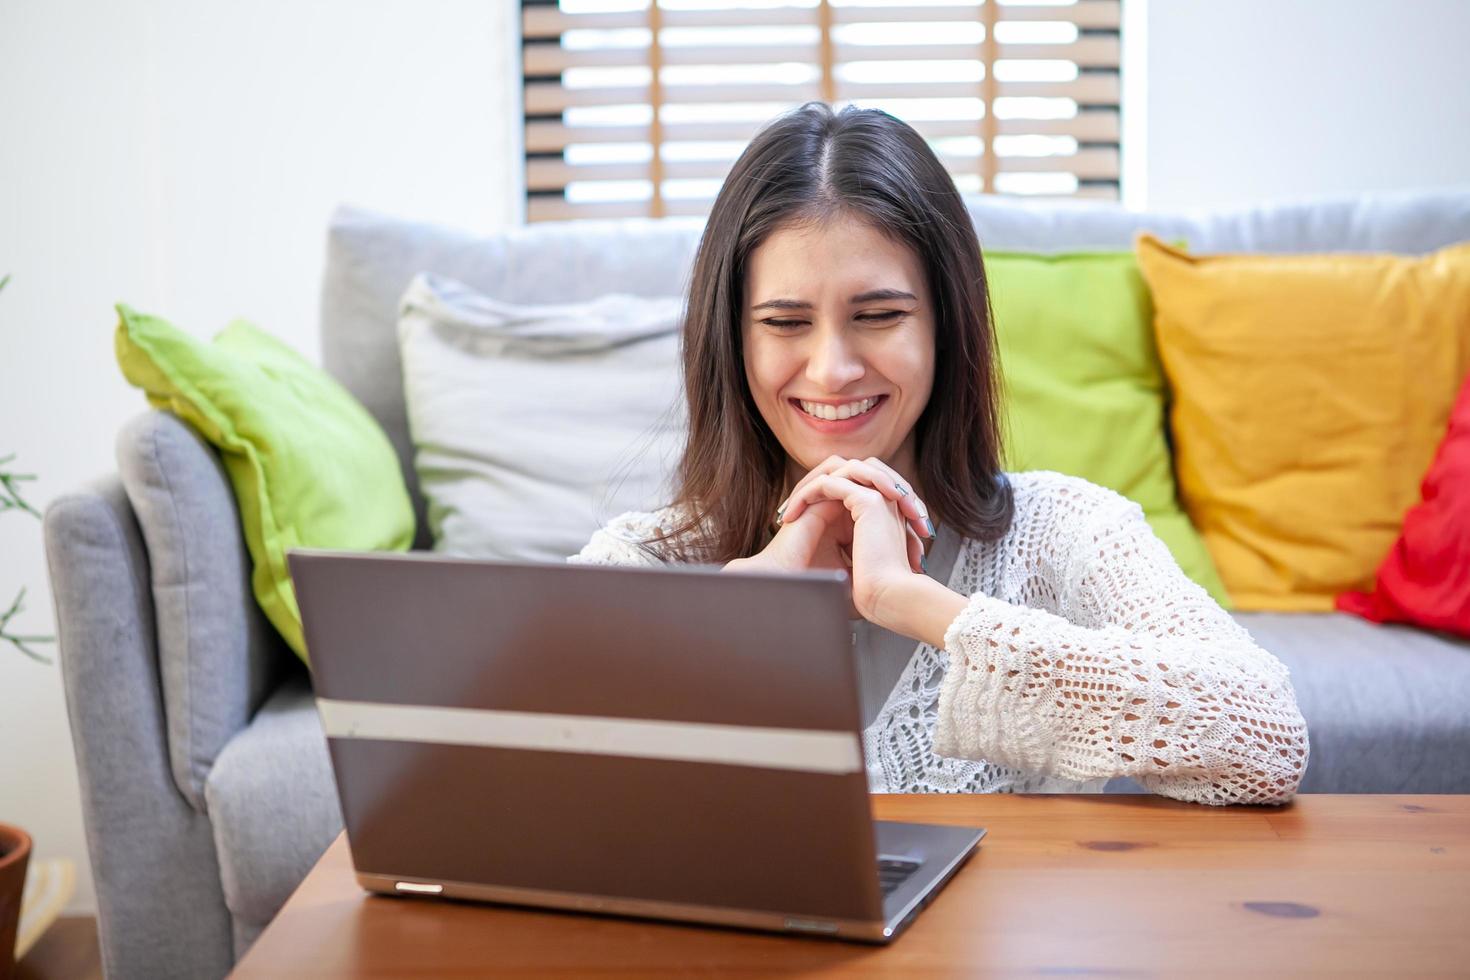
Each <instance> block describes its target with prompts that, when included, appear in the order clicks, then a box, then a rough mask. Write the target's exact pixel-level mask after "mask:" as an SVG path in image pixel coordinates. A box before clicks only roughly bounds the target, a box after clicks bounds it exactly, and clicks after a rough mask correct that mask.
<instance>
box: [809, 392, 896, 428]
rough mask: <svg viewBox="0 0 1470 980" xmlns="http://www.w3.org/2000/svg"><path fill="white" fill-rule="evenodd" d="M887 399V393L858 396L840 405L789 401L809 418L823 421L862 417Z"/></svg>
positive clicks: (871, 412) (842, 420) (869, 413)
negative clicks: (870, 396)
mask: <svg viewBox="0 0 1470 980" xmlns="http://www.w3.org/2000/svg"><path fill="white" fill-rule="evenodd" d="M887 400H888V396H887V395H877V396H874V397H872V398H860V399H858V400H856V401H851V402H845V403H843V404H841V405H827V404H823V403H822V402H809V401H804V400H802V399H800V398H792V399H791V400H790V401H791V404H792V405H793V406H794V407H795V408H796V409H797V410H798V411H800V412H801V413H803V414H804V415H806V416H808V417H810V418H813V419H818V420H820V421H823V422H845V421H848V420H849V419H857V418H862V417H864V416H867V415H871V414H873V412H874V411H876V410H877V408H878V406H879V405H882V404H883V403H884V402H885V401H887Z"/></svg>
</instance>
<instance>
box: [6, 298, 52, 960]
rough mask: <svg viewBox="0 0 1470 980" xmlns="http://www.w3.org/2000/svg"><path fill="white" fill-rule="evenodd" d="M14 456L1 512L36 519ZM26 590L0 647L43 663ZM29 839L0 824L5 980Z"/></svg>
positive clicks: (17, 601) (11, 611)
mask: <svg viewBox="0 0 1470 980" xmlns="http://www.w3.org/2000/svg"><path fill="white" fill-rule="evenodd" d="M8 282H10V277H9V276H5V277H4V278H0V289H4V288H5V284H6V283H8ZM13 459H15V457H14V456H13V455H12V456H4V457H0V514H3V513H5V512H7V511H11V510H19V511H23V512H25V513H27V514H30V515H32V516H33V517H37V518H39V517H40V516H41V514H40V511H38V510H36V508H34V507H32V506H31V505H30V504H29V503H27V502H26V500H25V498H24V497H22V496H21V495H20V484H21V483H22V482H24V481H26V480H34V479H35V477H34V476H29V475H22V474H19V473H13V472H10V471H9V470H7V469H6V467H7V466H8V465H9V464H10V462H11V461H12V460H13ZM25 594H26V590H25V589H24V588H22V589H21V590H20V594H19V595H17V596H16V597H15V601H14V602H12V603H11V604H10V607H9V608H8V609H6V610H5V611H4V612H3V613H0V646H4V645H9V646H13V647H15V648H16V649H17V650H19V651H20V652H21V653H23V654H25V655H26V656H28V657H30V658H31V659H33V660H38V661H40V662H42V663H49V661H48V660H47V659H46V658H45V657H43V656H41V655H40V654H39V653H37V652H36V651H35V649H34V645H35V644H40V643H50V642H51V641H52V639H53V638H52V637H48V636H24V635H20V634H17V633H14V632H12V629H11V625H10V622H11V620H12V619H14V618H15V617H16V615H18V614H19V613H20V612H21V611H22V609H23V608H24V607H23V606H22V605H21V603H22V602H23V601H24V599H25ZM30 857H31V838H30V835H29V834H27V833H26V832H25V831H23V830H21V829H20V828H19V827H12V826H10V825H8V824H4V823H0V980H8V978H9V977H10V976H11V974H12V973H13V972H14V970H15V937H16V930H17V927H18V924H19V920H20V906H21V898H22V896H23V894H24V892H25V883H26V866H27V865H28V864H29V863H30Z"/></svg>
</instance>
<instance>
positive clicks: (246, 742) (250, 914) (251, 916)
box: [205, 668, 342, 959]
mask: <svg viewBox="0 0 1470 980" xmlns="http://www.w3.org/2000/svg"><path fill="white" fill-rule="evenodd" d="M296 669H297V670H298V671H299V670H300V668H296ZM205 793H206V795H207V797H208V799H209V816H210V823H211V824H212V825H213V826H214V843H215V849H216V850H217V851H218V853H219V873H220V883H221V884H222V885H223V886H224V893H225V905H226V906H228V907H229V910H230V916H231V918H232V919H233V920H234V928H235V957H236V959H238V958H239V957H240V956H242V955H244V953H245V950H246V949H247V948H249V946H250V944H251V943H252V942H254V941H255V937H256V936H258V935H260V931H261V930H262V929H264V928H265V926H266V923H268V922H270V920H271V918H272V917H273V916H274V915H275V914H276V912H277V911H278V910H279V909H280V907H281V906H282V905H284V904H285V902H286V899H287V898H288V897H290V895H291V892H293V891H294V890H295V889H296V886H297V885H299V884H300V883H301V879H303V878H305V877H306V873H307V872H308V871H310V870H311V866H312V865H313V864H315V863H316V860H317V858H319V857H321V855H322V852H323V851H325V850H326V849H327V845H328V844H330V843H332V841H333V840H334V839H335V838H336V836H337V834H339V833H340V832H341V831H342V810H341V808H340V806H339V805H338V802H337V786H336V783H335V782H334V781H333V779H332V767H331V762H330V760H329V758H328V755H327V740H326V737H325V736H324V735H323V734H322V726H321V722H320V720H318V718H317V713H316V703H315V701H313V699H312V694H311V688H310V687H309V686H308V684H307V683H306V679H305V676H304V673H298V674H297V676H296V677H294V678H292V679H291V680H289V681H287V682H286V683H285V684H283V685H281V687H280V688H279V689H278V690H277V691H276V692H275V693H274V694H273V695H271V697H270V700H268V701H267V702H266V703H265V705H264V707H262V708H261V709H260V711H259V713H257V714H256V716H255V718H254V720H252V721H251V722H250V725H249V727H248V728H246V729H245V730H244V731H242V732H240V734H238V735H237V736H235V738H234V740H233V741H231V742H230V744H229V745H227V746H225V750H224V751H223V752H221V753H220V756H219V760H218V761H217V762H216V763H215V766H214V769H213V770H212V771H211V772H210V774H209V780H208V783H207V784H206V786H205Z"/></svg>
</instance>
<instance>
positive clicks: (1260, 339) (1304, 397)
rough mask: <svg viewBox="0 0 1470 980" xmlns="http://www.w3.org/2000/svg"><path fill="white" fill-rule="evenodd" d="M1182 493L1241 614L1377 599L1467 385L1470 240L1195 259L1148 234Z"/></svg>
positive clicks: (1141, 247)
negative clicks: (1408, 249) (1422, 249)
mask: <svg viewBox="0 0 1470 980" xmlns="http://www.w3.org/2000/svg"><path fill="white" fill-rule="evenodd" d="M1138 260H1139V266H1140V268H1141V269H1142V271H1143V276H1144V278H1145V279H1146V280H1148V284H1149V288H1150V289H1151V290H1152V292H1153V300H1154V309H1155V311H1156V312H1155V317H1154V324H1155V327H1156V330H1157V334H1158V343H1159V356H1160V357H1161V359H1162V360H1163V364H1164V371H1165V373H1166V374H1167V375H1168V378H1169V386H1170V389H1171V391H1172V393H1173V399H1174V400H1173V407H1172V409H1171V412H1170V428H1171V431H1172V433H1173V437H1174V462H1175V468H1176V470H1177V471H1178V477H1179V493H1180V496H1181V498H1182V500H1183V502H1184V505H1185V508H1186V509H1187V510H1188V512H1189V516H1190V518H1191V519H1193V521H1194V523H1195V525H1196V526H1197V527H1198V528H1199V529H1200V533H1201V534H1202V535H1203V536H1204V539H1205V544H1206V545H1207V546H1208V547H1209V549H1210V553H1211V555H1213V557H1214V559H1215V565H1216V567H1217V568H1218V569H1219V570H1220V577H1221V578H1222V579H1224V581H1225V587H1226V588H1227V589H1229V590H1230V598H1231V599H1232V600H1234V602H1235V604H1236V606H1237V607H1239V608H1241V609H1257V610H1268V609H1269V610H1279V611H1286V610H1300V611H1307V610H1323V611H1325V610H1330V609H1332V607H1333V600H1334V598H1335V597H1336V596H1337V594H1338V593H1340V592H1342V591H1344V590H1346V589H1362V588H1366V587H1368V586H1369V585H1371V583H1372V580H1373V569H1374V568H1375V567H1376V566H1377V565H1378V563H1379V561H1381V560H1382V558H1383V556H1384V555H1385V554H1386V553H1387V552H1388V550H1389V548H1390V546H1391V545H1392V544H1393V541H1394V538H1395V536H1396V535H1397V533H1398V528H1399V522H1400V521H1401V520H1402V518H1403V515H1404V512H1405V511H1407V510H1408V509H1409V508H1410V507H1411V506H1413V504H1414V502H1415V501H1416V500H1417V499H1418V488H1419V482H1420V480H1421V479H1422V478H1423V476H1424V471H1425V470H1426V469H1427V468H1428V467H1429V463H1430V461H1431V460H1432V459H1433V458H1434V451H1435V448H1436V447H1437V446H1438V445H1439V442H1440V440H1441V439H1442V438H1443V437H1444V432H1445V424H1446V422H1447V420H1448V419H1449V414H1450V408H1451V407H1452V406H1453V404H1454V401H1455V395H1456V393H1457V392H1458V391H1459V389H1460V384H1461V382H1462V381H1463V379H1464V377H1465V375H1466V372H1467V371H1470V330H1467V329H1466V325H1467V324H1470V242H1466V243H1462V244H1458V245H1453V246H1450V247H1448V248H1444V249H1441V250H1439V251H1437V252H1434V253H1433V254H1431V255H1427V256H1423V257H1410V256H1399V255H1335V254H1318V255H1289V256H1283V255H1276V254H1249V255H1237V254H1227V255H1220V254H1215V255H1198V254H1193V253H1187V252H1183V251H1181V250H1179V249H1176V248H1173V247H1171V246H1169V245H1166V244H1164V243H1163V242H1161V241H1159V240H1158V239H1157V238H1155V237H1153V236H1150V235H1141V236H1140V237H1139V240H1138Z"/></svg>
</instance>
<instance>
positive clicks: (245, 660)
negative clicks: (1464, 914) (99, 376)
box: [117, 411, 299, 811]
mask: <svg viewBox="0 0 1470 980" xmlns="http://www.w3.org/2000/svg"><path fill="white" fill-rule="evenodd" d="M117 465H118V471H119V474H120V476H121V478H122V485H123V489H124V491H125V492H126V493H127V496H128V501H129V503H130V504H131V505H132V511H133V514H134V515H135V516H136V518H137V522H138V528H139V531H140V533H141V534H142V537H143V542H144V544H145V546H146V548H147V552H148V566H149V581H150V585H151V590H152V594H153V608H154V617H155V628H156V631H157V637H158V661H159V674H160V680H161V682H162V686H163V711H164V717H165V718H166V719H167V726H168V729H167V730H168V749H169V763H170V767H171V768H172V770H173V775H174V781H175V782H176V783H177V784H178V787H179V792H181V793H183V794H184V798H185V799H186V800H188V801H189V803H190V805H192V806H193V807H194V808H195V809H197V810H200V811H203V810H204V809H205V807H206V800H205V795H204V785H205V782H206V780H207V778H208V776H209V770H210V769H211V768H212V767H213V766H214V761H215V759H216V758H218V757H219V754H220V752H221V751H222V750H223V749H224V747H225V745H226V744H228V743H229V741H230V739H232V738H233V737H234V736H235V734H236V733H237V732H239V731H240V730H241V729H242V728H244V727H245V726H246V725H247V724H248V723H249V721H250V718H251V716H252V715H254V714H255V712H256V710H257V709H258V708H259V707H260V705H261V704H262V703H264V701H265V699H266V697H267V695H268V694H269V693H270V692H271V691H273V690H274V689H275V688H276V687H277V686H278V685H279V683H280V680H281V677H282V676H283V668H285V667H287V666H289V665H290V664H291V663H294V662H295V657H294V656H293V655H292V654H291V653H290V650H289V649H288V648H287V646H286V644H285V641H283V640H282V639H281V637H280V635H279V634H278V633H277V632H276V630H275V628H274V627H272V626H271V624H270V622H269V621H268V620H267V619H266V618H265V615H264V613H262V612H261V610H260V606H259V604H258V603H256V601H255V596H254V594H253V592H252V589H251V575H252V574H253V563H252V561H251V557H250V553H249V549H248V548H247V546H246V544H245V539H244V535H243V533H242V531H241V524H240V511H239V507H238V505H237V504H236V501H235V491H234V488H233V486H232V485H231V483H230V480H229V476H228V475H227V474H226V472H225V468H224V466H223V464H222V463H221V462H220V458H219V455H218V454H217V453H216V452H215V450H214V448H213V447H212V446H210V445H209V444H208V443H207V442H205V440H204V439H203V438H202V437H201V436H200V435H199V434H198V433H197V432H196V431H195V430H194V429H193V427H192V426H190V425H189V424H188V423H186V422H184V421H183V420H181V419H180V418H178V417H177V416H175V415H173V414H171V413H169V412H164V411H147V412H143V413H142V414H140V415H138V416H136V417H134V418H132V419H131V420H129V421H128V422H127V424H125V425H124V426H123V427H122V429H121V430H120V431H119V432H118V435H117ZM297 666H299V664H297Z"/></svg>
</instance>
